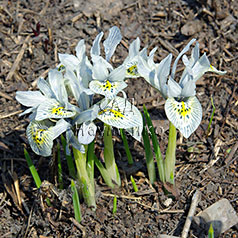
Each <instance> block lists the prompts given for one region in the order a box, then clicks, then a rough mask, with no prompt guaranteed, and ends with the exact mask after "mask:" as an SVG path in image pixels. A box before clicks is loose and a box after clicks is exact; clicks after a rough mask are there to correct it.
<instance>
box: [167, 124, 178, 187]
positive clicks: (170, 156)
mask: <svg viewBox="0 0 238 238" xmlns="http://www.w3.org/2000/svg"><path fill="white" fill-rule="evenodd" d="M176 138H177V131H176V128H175V126H174V125H173V124H172V123H171V122H170V123H169V142H168V147H167V150H166V157H165V161H164V163H165V166H164V168H165V181H166V182H169V183H171V184H174V170H175V158H176Z"/></svg>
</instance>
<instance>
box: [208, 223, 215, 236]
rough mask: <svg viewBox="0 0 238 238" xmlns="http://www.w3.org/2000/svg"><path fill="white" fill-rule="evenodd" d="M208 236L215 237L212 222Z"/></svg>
mask: <svg viewBox="0 0 238 238" xmlns="http://www.w3.org/2000/svg"><path fill="white" fill-rule="evenodd" d="M208 238H214V230H213V226H212V223H211V225H210V227H209V231H208Z"/></svg>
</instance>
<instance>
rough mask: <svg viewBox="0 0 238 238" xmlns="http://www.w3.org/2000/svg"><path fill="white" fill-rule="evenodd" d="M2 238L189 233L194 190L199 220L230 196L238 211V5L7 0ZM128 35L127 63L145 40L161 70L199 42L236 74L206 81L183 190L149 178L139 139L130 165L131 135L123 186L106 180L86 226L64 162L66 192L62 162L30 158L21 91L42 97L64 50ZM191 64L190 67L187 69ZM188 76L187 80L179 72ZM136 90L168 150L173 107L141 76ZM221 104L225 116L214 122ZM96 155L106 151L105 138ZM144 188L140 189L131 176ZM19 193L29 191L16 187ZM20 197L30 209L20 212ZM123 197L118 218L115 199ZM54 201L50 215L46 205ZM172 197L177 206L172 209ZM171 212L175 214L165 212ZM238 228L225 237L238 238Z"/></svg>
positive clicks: (181, 157)
mask: <svg viewBox="0 0 238 238" xmlns="http://www.w3.org/2000/svg"><path fill="white" fill-rule="evenodd" d="M0 17H1V20H0V60H1V63H0V68H1V70H0V172H1V178H2V179H1V180H0V237H6V238H8V237H9V238H10V237H41V238H43V237H48V238H49V237H67V238H68V237H72V238H73V237H159V235H160V234H168V235H174V236H179V235H181V231H182V229H183V226H184V223H185V220H186V217H187V215H188V210H189V207H190V204H191V198H192V195H193V193H194V192H195V190H197V189H198V190H200V191H201V193H202V197H201V201H200V202H199V204H198V207H197V209H196V214H197V213H199V212H200V211H202V210H204V209H205V208H206V207H209V206H210V205H212V204H213V203H215V202H216V201H218V200H220V199H221V198H226V199H228V200H229V201H230V203H231V205H232V206H233V207H234V208H235V210H236V212H238V198H237V194H238V168H237V163H238V160H237V159H238V150H237V147H238V146H237V145H238V136H237V135H238V87H237V75H238V73H237V71H238V63H237V58H238V54H237V48H238V43H237V42H238V40H237V39H238V24H237V23H238V2H237V1H231V0H230V1H228V0H212V1H210V0H207V1H206V0H203V1H189V0H187V1H181V0H178V1H173V0H170V1H149V0H145V1H140V0H139V1H132V0H118V1H112V0H105V1H102V2H101V3H99V1H96V0H89V1H87V2H85V1H82V0H79V1H77V0H74V1H72V0H71V1H70V0H68V1H66V0H65V1H64V0H62V1H58V0H52V1H36V0H32V1H26V0H22V1H7V0H2V1H1V3H0ZM114 25H116V26H118V27H119V28H120V30H121V32H122V35H123V41H122V43H121V44H120V45H119V46H118V48H117V50H116V54H115V57H114V58H113V62H114V63H115V65H116V64H118V63H122V61H123V59H124V58H125V57H126V55H127V52H128V45H129V43H130V42H132V40H134V39H135V38H136V37H137V36H139V37H140V39H141V41H142V46H143V47H144V46H147V47H148V49H149V50H151V49H152V48H154V47H155V46H157V47H158V50H157V53H156V57H155V61H156V62H159V61H160V60H162V59H163V58H164V57H165V56H166V55H168V54H169V53H173V57H174V58H175V57H176V56H177V55H178V52H180V51H181V49H182V48H183V47H184V46H185V45H186V43H187V42H188V41H189V40H191V39H192V38H196V39H197V40H198V41H199V43H200V49H201V53H204V52H207V55H208V57H209V59H210V60H211V63H212V65H214V66H215V67H217V68H218V69H220V70H226V71H227V74H226V75H224V76H218V75H214V74H212V73H207V74H206V75H205V76H204V77H203V78H202V79H201V80H199V82H198V84H197V96H198V98H199V100H200V102H201V104H202V107H203V120H202V123H201V125H200V126H199V128H198V129H197V130H196V132H195V133H193V135H192V136H191V137H190V138H189V139H183V138H182V137H181V135H178V147H177V160H176V184H175V187H174V188H173V189H172V190H171V191H170V192H171V193H170V195H169V196H168V195H166V194H165V193H164V190H163V187H162V184H161V183H160V182H159V181H157V182H156V183H155V185H154V186H151V184H150V183H149V181H148V174H147V171H146V165H145V154H144V149H143V144H142V143H139V142H135V141H134V140H132V139H131V138H130V139H129V143H130V148H131V151H132V155H133V159H134V160H135V163H134V164H133V165H132V166H128V165H127V163H126V161H127V159H126V154H125V152H124V150H123V147H122V141H121V138H120V137H119V136H118V135H117V134H116V132H115V136H114V138H115V154H116V158H117V162H118V165H119V169H120V174H121V178H122V186H121V187H120V188H117V189H116V190H111V189H109V188H108V187H107V186H106V185H105V184H104V182H103V180H102V178H101V176H100V175H99V173H98V172H97V171H96V176H95V182H96V191H97V193H96V196H97V198H96V199H97V210H96V212H93V211H92V210H91V209H90V208H87V207H86V205H85V204H84V203H83V202H82V204H81V210H82V215H83V219H82V222H81V223H80V224H78V223H77V222H75V220H74V213H73V206H72V198H71V191H70V187H69V184H70V177H69V175H68V171H67V167H66V163H65V161H63V166H64V167H63V168H65V169H64V170H63V178H64V182H65V184H64V189H63V190H59V189H58V188H57V186H58V184H57V170H56V163H55V159H54V156H53V157H52V158H51V157H49V158H43V157H39V156H37V155H35V154H34V153H32V152H30V151H31V150H30V147H29V144H28V142H27V139H26V133H25V129H26V126H27V124H28V123H29V120H28V119H27V117H19V116H18V114H19V113H20V112H22V110H23V109H24V108H23V107H22V106H21V105H20V104H19V103H18V102H17V101H16V100H15V94H16V91H17V90H35V89H36V81H37V79H38V78H39V77H46V76H47V73H48V71H49V69H50V68H54V67H55V66H56V65H57V64H58V62H59V61H58V57H57V53H74V48H75V46H76V44H77V43H78V41H79V40H80V39H85V42H86V45H87V47H88V50H89V47H90V46H91V44H92V41H93V39H94V38H95V36H96V35H97V34H98V33H99V32H101V31H104V32H105V34H107V31H108V29H109V28H110V27H112V26H114ZM182 69H183V65H182V63H181V62H180V64H179V66H178V72H181V71H182ZM178 75H179V74H178ZM127 93H128V97H129V98H134V100H135V104H136V106H137V107H138V108H139V109H140V110H142V105H143V104H146V106H147V108H148V109H149V112H150V114H151V116H152V118H153V123H154V125H155V126H156V128H157V134H158V139H159V141H160V145H161V150H162V152H163V153H165V150H166V144H167V140H168V122H167V120H166V118H165V113H164V109H163V108H164V100H163V98H162V97H161V96H160V95H159V94H158V92H156V90H154V89H152V88H151V87H150V86H149V85H148V84H147V83H146V82H145V80H143V79H133V80H132V79H131V80H128V88H127ZM211 97H212V98H213V101H214V105H215V107H216V110H215V115H214V118H213V120H212V124H211V128H212V130H211V132H210V134H209V135H208V136H207V134H206V132H207V127H208V124H209V120H210V117H211V113H212V104H211ZM24 147H25V148H27V149H28V151H29V152H30V155H31V158H32V160H33V162H34V164H35V166H36V168H37V170H38V172H39V174H40V177H41V179H42V181H43V180H44V186H42V188H41V189H40V190H39V191H38V190H37V189H36V188H35V184H34V181H33V179H32V177H31V174H30V171H29V169H28V166H27V163H26V161H25V158H24V154H23V148H24ZM97 149H98V151H99V152H100V150H102V149H103V145H102V143H100V138H99V139H98V142H97ZM131 174H132V175H133V177H134V179H135V181H136V183H137V185H138V188H139V191H138V192H137V193H134V192H133V187H132V184H131V182H130V175H131ZM17 188H19V190H17ZM17 191H20V196H21V198H22V205H19V204H18V200H17ZM114 195H117V196H118V206H117V212H116V214H114V215H113V214H112V207H113V196H114ZM46 196H47V197H49V198H50V200H51V206H50V207H48V206H47V204H45V202H44V197H46ZM169 197H171V198H172V200H171V203H170V204H168V205H167V204H166V202H165V201H167V199H168V198H169ZM166 205H167V206H166ZM237 234H238V231H237V230H236V228H235V227H232V228H230V229H229V230H227V231H226V232H225V233H223V234H222V235H221V236H220V237H224V238H225V237H238V235H237ZM206 236H207V229H201V228H198V227H197V226H196V225H195V224H194V223H192V226H191V228H190V230H189V235H188V237H198V238H203V237H206Z"/></svg>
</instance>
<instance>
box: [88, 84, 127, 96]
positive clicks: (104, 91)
mask: <svg viewBox="0 0 238 238" xmlns="http://www.w3.org/2000/svg"><path fill="white" fill-rule="evenodd" d="M126 87H127V84H126V83H125V82H123V81H121V82H110V81H109V80H106V81H105V82H100V81H98V80H93V81H91V82H90V84H89V88H90V89H91V90H92V91H93V92H95V93H98V94H101V95H104V96H105V97H106V98H109V99H112V98H113V97H115V96H116V95H117V94H118V93H119V92H120V91H121V90H123V89H124V88H126Z"/></svg>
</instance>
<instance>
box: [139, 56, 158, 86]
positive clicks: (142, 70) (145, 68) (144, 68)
mask: <svg viewBox="0 0 238 238" xmlns="http://www.w3.org/2000/svg"><path fill="white" fill-rule="evenodd" d="M137 69H138V72H139V74H140V75H141V76H142V77H143V78H145V80H146V81H147V82H148V83H150V84H152V86H153V87H155V84H154V82H151V81H150V77H149V76H150V72H151V70H152V69H151V68H150V67H149V65H148V64H147V62H146V61H145V60H144V59H143V58H141V57H139V58H138V64H137ZM153 80H154V79H153Z"/></svg>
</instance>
